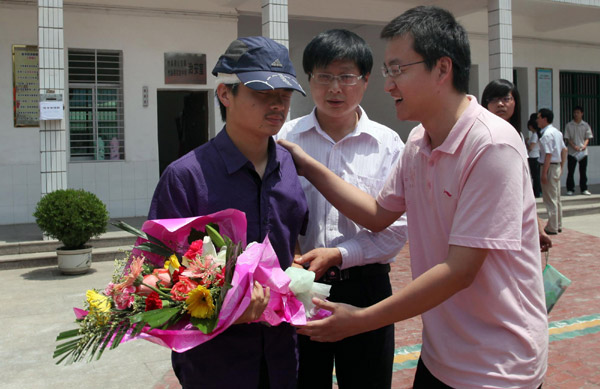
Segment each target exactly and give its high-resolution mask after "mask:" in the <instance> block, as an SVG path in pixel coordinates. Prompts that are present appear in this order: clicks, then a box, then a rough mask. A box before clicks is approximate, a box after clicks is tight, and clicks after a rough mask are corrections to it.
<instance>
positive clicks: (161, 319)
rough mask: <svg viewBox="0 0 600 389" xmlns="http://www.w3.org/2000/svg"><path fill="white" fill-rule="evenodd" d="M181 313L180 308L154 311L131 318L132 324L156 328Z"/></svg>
mask: <svg viewBox="0 0 600 389" xmlns="http://www.w3.org/2000/svg"><path fill="white" fill-rule="evenodd" d="M180 311H181V309H180V307H178V306H177V307H172V308H163V309H155V310H153V311H148V312H142V313H139V314H137V315H134V316H132V317H131V319H130V320H131V322H132V323H138V322H145V323H148V325H149V326H150V327H152V328H158V327H160V326H162V325H163V324H164V323H165V322H167V321H169V320H171V318H173V317H174V316H175V315H177V314H178V313H179V312H180Z"/></svg>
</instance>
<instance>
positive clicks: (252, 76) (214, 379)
mask: <svg viewBox="0 0 600 389" xmlns="http://www.w3.org/2000/svg"><path fill="white" fill-rule="evenodd" d="M212 74H213V75H214V76H216V77H217V88H216V93H217V96H218V98H219V103H220V108H221V115H222V117H223V121H225V127H224V128H223V130H222V131H221V132H220V133H219V134H218V135H217V136H216V137H215V138H214V139H212V140H211V141H209V142H208V143H206V144H204V145H202V146H200V147H198V148H196V149H195V150H193V151H192V152H190V153H188V154H186V155H184V156H183V157H182V158H180V159H178V160H177V161H175V162H173V163H172V164H171V165H169V167H168V168H167V169H166V170H165V171H164V172H163V174H162V176H161V179H160V181H159V183H158V186H157V187H156V191H155V193H154V197H153V199H152V203H151V205H150V212H149V215H148V218H149V219H161V218H176V217H191V216H198V215H206V214H210V213H213V212H217V211H220V210H223V209H227V208H235V209H239V210H241V211H243V212H245V213H246V218H247V220H248V230H247V241H248V242H252V241H257V242H262V241H263V240H264V238H265V237H266V236H267V235H268V236H269V240H270V241H271V243H272V245H273V248H274V249H275V252H276V253H277V257H278V258H279V263H280V265H281V267H282V269H286V268H287V267H289V266H290V265H291V263H292V259H293V254H294V249H295V246H296V239H297V237H298V234H304V231H305V229H306V223H307V220H308V207H307V204H306V199H305V197H304V192H303V191H302V187H301V186H300V181H299V179H298V176H297V174H296V168H295V167H294V163H293V161H292V159H291V157H290V155H289V153H288V152H287V151H286V150H285V149H284V148H283V147H281V146H279V145H277V144H276V143H275V142H274V141H273V139H272V136H273V135H275V134H276V133H277V132H278V131H279V129H280V128H281V126H282V125H283V123H284V122H285V118H286V117H287V113H288V110H289V107H290V100H291V95H292V93H293V90H297V91H299V92H300V93H302V94H303V95H305V93H304V91H303V90H302V87H301V86H300V84H298V82H297V80H296V74H295V71H294V68H293V66H292V63H291V61H290V59H289V56H288V51H287V49H286V48H285V47H284V46H283V45H281V44H279V43H276V42H274V41H272V40H270V39H268V38H263V37H248V38H240V39H237V40H235V41H233V42H232V43H231V44H230V45H229V48H228V49H227V51H226V52H225V54H223V55H222V56H221V57H220V58H219V61H218V62H217V64H216V66H215V68H214V69H213V71H212ZM259 288H260V287H259ZM262 309H264V307H262ZM261 312H262V310H261V311H260V312H258V315H250V316H249V318H250V320H248V321H252V320H255V319H256V318H257V317H258V316H259V315H260V313H261ZM244 316H246V315H244ZM171 359H172V363H173V369H174V370H175V374H176V375H177V378H178V379H179V381H180V383H181V385H182V386H183V387H184V388H241V387H244V388H265V387H270V388H272V389H273V388H294V387H295V386H296V377H297V363H298V362H297V352H296V333H295V330H294V328H293V327H291V326H290V325H288V324H281V325H279V326H275V327H267V326H265V325H262V324H260V323H244V324H236V325H233V326H231V327H230V328H229V329H227V330H226V331H225V332H223V333H222V334H221V335H219V336H217V337H216V338H214V339H212V340H210V341H209V342H206V343H204V344H201V345H200V346H198V347H195V348H194V349H192V350H189V351H187V352H184V353H175V352H173V353H172V358H171Z"/></svg>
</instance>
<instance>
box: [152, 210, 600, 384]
mask: <svg viewBox="0 0 600 389" xmlns="http://www.w3.org/2000/svg"><path fill="white" fill-rule="evenodd" d="M599 221H600V216H599ZM599 228H600V223H599ZM553 244H554V247H553V248H552V249H551V251H550V263H551V264H552V265H553V266H554V267H556V268H557V269H559V271H561V272H562V273H563V274H564V275H566V276H567V277H568V278H570V279H571V281H572V284H571V286H570V287H569V288H568V289H567V291H566V292H565V294H564V295H563V296H562V297H561V299H560V300H559V302H558V303H557V304H556V306H555V307H554V309H553V310H552V312H551V313H550V316H549V318H548V319H549V322H550V349H549V358H548V359H549V361H548V372H547V375H546V380H545V382H544V388H565V389H566V388H569V389H573V388H595V387H600V287H599V285H600V282H599V281H598V280H599V278H598V277H599V274H600V250H599V249H600V238H598V237H595V236H591V235H587V234H583V233H580V232H577V231H574V230H570V229H564V232H563V233H562V234H559V235H557V236H555V237H553ZM408 258H409V256H408V248H407V247H405V248H404V249H403V250H402V252H401V253H400V254H399V255H398V257H397V260H396V262H395V264H394V265H393V266H392V274H391V275H392V284H393V286H394V290H399V289H400V288H402V286H403V285H405V284H406V283H407V282H409V280H410V265H409V259H408ZM420 343H421V321H420V319H419V318H413V319H410V320H407V321H404V322H402V323H398V324H396V353H397V355H396V360H395V362H396V363H395V365H394V370H395V371H394V375H393V384H392V388H394V389H400V388H410V387H411V386H412V380H413V376H414V372H415V366H416V360H417V359H418V350H419V349H420ZM179 387H180V386H179V384H178V382H177V379H176V378H175V376H174V375H173V373H172V372H168V373H167V374H165V376H164V377H163V379H162V381H161V382H159V383H158V384H157V385H156V386H155V389H157V388H161V389H162V388H179Z"/></svg>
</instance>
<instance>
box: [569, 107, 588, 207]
mask: <svg viewBox="0 0 600 389" xmlns="http://www.w3.org/2000/svg"><path fill="white" fill-rule="evenodd" d="M593 137H594V135H592V129H591V127H590V125H589V124H587V123H586V122H585V121H584V120H583V107H581V106H576V107H575V108H573V120H571V121H570V122H569V123H567V126H566V127H565V139H566V140H567V144H568V149H569V156H568V158H567V195H568V196H573V194H575V178H574V175H575V166H577V163H579V189H581V194H582V195H586V196H590V195H591V194H592V193H591V192H590V191H589V190H588V188H587V172H586V170H587V162H588V152H587V146H588V143H589V142H590V139H592V138H593Z"/></svg>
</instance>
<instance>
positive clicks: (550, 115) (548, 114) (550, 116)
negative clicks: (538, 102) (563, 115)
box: [539, 108, 554, 124]
mask: <svg viewBox="0 0 600 389" xmlns="http://www.w3.org/2000/svg"><path fill="white" fill-rule="evenodd" d="M539 113H540V117H543V118H544V119H546V120H547V121H548V124H550V123H552V121H553V120H554V112H552V111H550V110H549V109H548V108H542V109H540V111H539Z"/></svg>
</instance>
